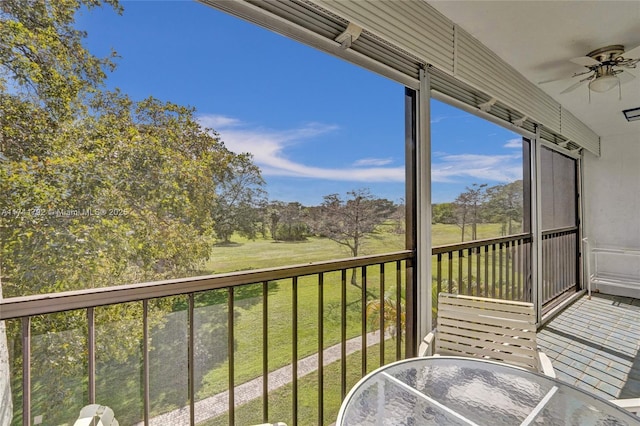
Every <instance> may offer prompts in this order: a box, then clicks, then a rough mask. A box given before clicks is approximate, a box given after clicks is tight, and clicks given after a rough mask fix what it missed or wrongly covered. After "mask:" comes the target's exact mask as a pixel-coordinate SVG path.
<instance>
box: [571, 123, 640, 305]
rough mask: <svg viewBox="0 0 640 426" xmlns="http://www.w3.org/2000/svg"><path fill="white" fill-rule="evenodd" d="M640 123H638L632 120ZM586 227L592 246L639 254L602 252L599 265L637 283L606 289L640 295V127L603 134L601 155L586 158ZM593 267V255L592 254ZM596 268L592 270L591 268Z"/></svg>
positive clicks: (604, 289)
mask: <svg viewBox="0 0 640 426" xmlns="http://www.w3.org/2000/svg"><path fill="white" fill-rule="evenodd" d="M629 125H630V126H635V127H638V128H639V130H640V126H638V125H637V123H629ZM583 195H584V197H585V211H584V219H585V230H586V236H588V237H589V241H590V242H591V245H592V247H593V246H594V245H595V246H597V247H623V248H631V249H636V250H638V256H625V257H624V258H622V257H618V256H609V255H605V256H600V257H599V258H598V262H599V263H598V269H599V270H601V271H607V272H614V271H615V272H617V273H620V274H623V275H625V276H630V277H633V278H634V281H636V278H637V287H635V286H634V287H633V288H632V290H629V289H625V290H624V291H621V292H617V291H615V289H613V290H612V291H608V290H610V289H609V287H605V288H602V291H603V292H608V293H615V294H624V295H628V296H633V297H637V298H640V131H639V132H638V133H635V134H630V135H618V136H609V137H605V138H602V140H601V157H600V158H597V157H595V156H594V155H592V154H590V153H586V154H585V158H584V194H583ZM591 262H592V263H591V265H592V268H593V258H591ZM592 272H593V271H592Z"/></svg>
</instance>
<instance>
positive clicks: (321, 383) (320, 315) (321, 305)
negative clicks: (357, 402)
mask: <svg viewBox="0 0 640 426" xmlns="http://www.w3.org/2000/svg"><path fill="white" fill-rule="evenodd" d="M318 424H319V425H322V424H324V273H322V272H321V273H320V274H318Z"/></svg>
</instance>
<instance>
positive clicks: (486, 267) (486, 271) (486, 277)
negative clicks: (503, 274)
mask: <svg viewBox="0 0 640 426" xmlns="http://www.w3.org/2000/svg"><path fill="white" fill-rule="evenodd" d="M484 295H485V297H489V245H485V246H484Z"/></svg>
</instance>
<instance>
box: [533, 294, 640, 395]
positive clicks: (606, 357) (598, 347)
mask: <svg viewBox="0 0 640 426" xmlns="http://www.w3.org/2000/svg"><path fill="white" fill-rule="evenodd" d="M538 345H539V346H540V347H541V348H542V350H543V351H544V352H545V353H546V354H547V355H548V356H549V358H550V359H551V362H552V363H553V367H554V369H555V370H556V374H557V376H558V378H559V379H561V380H564V381H565V382H568V383H570V384H572V385H574V386H577V387H579V388H582V389H585V390H587V391H589V392H592V393H595V394H596V395H599V396H601V397H604V398H606V399H613V398H640V299H631V298H624V297H615V296H606V295H600V294H594V295H593V297H592V298H591V300H589V299H588V298H587V297H586V296H585V297H582V298H581V299H579V300H578V301H576V302H575V303H573V304H572V305H571V306H569V307H568V308H567V309H565V310H564V311H563V312H562V313H561V314H559V315H558V316H556V317H555V318H554V319H553V320H552V321H551V322H549V323H548V324H547V325H546V326H545V327H544V328H542V329H541V330H540V331H539V332H538Z"/></svg>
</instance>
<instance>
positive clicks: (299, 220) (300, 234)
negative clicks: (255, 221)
mask: <svg viewBox="0 0 640 426" xmlns="http://www.w3.org/2000/svg"><path fill="white" fill-rule="evenodd" d="M278 209H279V210H278V212H277V213H275V212H274V214H276V215H277V216H278V220H277V222H276V224H275V225H276V227H275V233H274V235H275V238H274V239H275V240H283V241H302V240H304V239H305V238H306V237H307V234H308V230H309V227H308V226H307V223H306V209H305V207H304V206H303V205H302V204H300V203H298V202H291V203H281V204H279V207H278Z"/></svg>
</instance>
